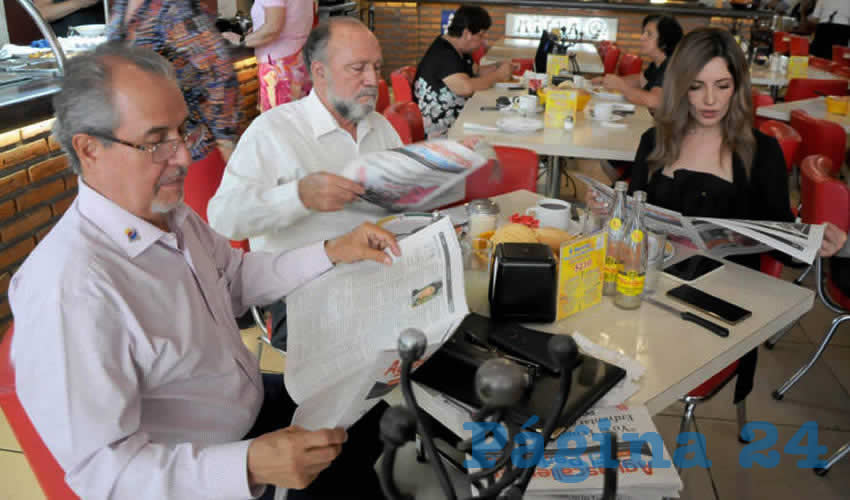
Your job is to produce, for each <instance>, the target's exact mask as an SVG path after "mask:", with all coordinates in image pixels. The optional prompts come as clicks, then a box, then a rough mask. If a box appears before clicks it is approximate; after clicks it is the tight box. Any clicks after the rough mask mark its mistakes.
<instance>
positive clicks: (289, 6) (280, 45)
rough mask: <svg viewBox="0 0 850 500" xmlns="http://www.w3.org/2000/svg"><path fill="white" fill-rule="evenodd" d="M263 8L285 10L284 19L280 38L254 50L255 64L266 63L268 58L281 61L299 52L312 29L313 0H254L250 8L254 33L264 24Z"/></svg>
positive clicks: (264, 14)
mask: <svg viewBox="0 0 850 500" xmlns="http://www.w3.org/2000/svg"><path fill="white" fill-rule="evenodd" d="M265 7H283V8H285V9H286V18H285V19H284V21H283V29H282V30H281V32H280V37H278V38H277V39H276V40H274V41H273V42H270V43H267V44H266V45H263V46H261V47H257V48H255V49H254V55H256V56H257V62H262V63H268V62H269V57H271V58H272V60H277V59H282V58H284V57H286V56H289V55H292V54H294V53H296V52H298V51H299V50H301V47H303V46H304V42H306V41H307V35H309V34H310V29H311V28H312V27H313V0H254V6H253V7H251V22H252V24H253V29H254V31H257V30H258V29H260V26H262V25H263V24H265V22H266V12H265V10H263V9H264V8H265Z"/></svg>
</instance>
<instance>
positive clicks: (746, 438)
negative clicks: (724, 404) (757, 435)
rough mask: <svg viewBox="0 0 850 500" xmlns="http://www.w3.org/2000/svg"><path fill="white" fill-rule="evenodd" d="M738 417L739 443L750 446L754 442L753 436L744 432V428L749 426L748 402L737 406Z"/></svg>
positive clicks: (741, 402) (743, 401) (744, 401)
mask: <svg viewBox="0 0 850 500" xmlns="http://www.w3.org/2000/svg"><path fill="white" fill-rule="evenodd" d="M735 409H736V410H737V417H738V441H740V442H741V443H743V444H749V443H750V442H751V441H752V440H753V435H752V433H750V431H747V432H746V433H745V432H744V426H745V425H747V401H746V400H745V399H744V400H741V401H739V402H738V404H736V405H735Z"/></svg>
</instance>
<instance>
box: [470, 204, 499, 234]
mask: <svg viewBox="0 0 850 500" xmlns="http://www.w3.org/2000/svg"><path fill="white" fill-rule="evenodd" d="M466 214H467V215H468V216H469V237H470V238H478V237H479V236H480V235H481V233H485V232H487V231H495V230H496V226H497V225H498V222H499V205H497V204H496V203H495V202H493V201H492V200H490V199H487V198H484V199H480V200H472V201H470V202H469V203H468V204H467V205H466Z"/></svg>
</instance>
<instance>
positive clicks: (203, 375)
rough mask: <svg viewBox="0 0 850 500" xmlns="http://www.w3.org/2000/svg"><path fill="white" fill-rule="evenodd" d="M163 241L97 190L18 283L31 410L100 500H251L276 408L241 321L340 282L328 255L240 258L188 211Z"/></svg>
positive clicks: (76, 481)
mask: <svg viewBox="0 0 850 500" xmlns="http://www.w3.org/2000/svg"><path fill="white" fill-rule="evenodd" d="M168 222H169V227H170V229H171V230H170V232H164V231H162V230H160V229H159V228H157V227H155V226H153V225H151V224H149V223H147V222H146V221H144V220H142V219H140V218H138V217H136V216H134V215H132V214H130V213H129V212H127V211H125V210H123V209H122V208H120V207H119V206H118V205H116V204H115V203H113V202H112V201H110V200H108V199H107V198H105V197H103V196H101V195H100V194H98V193H97V192H95V191H94V190H92V189H91V188H89V187H88V186H86V184H85V183H84V182H80V186H79V194H78V196H77V199H76V200H75V201H74V203H73V204H72V205H71V207H70V208H69V210H68V211H67V212H66V214H65V215H64V216H63V217H62V219H61V220H60V221H59V223H57V224H56V226H55V227H54V228H53V230H51V231H50V233H49V234H48V235H47V237H46V238H45V239H44V240H43V241H42V242H41V243H40V244H39V245H38V246H37V247H36V249H35V250H34V251H33V252H32V254H31V255H30V256H29V258H27V260H26V261H25V262H24V264H23V265H22V266H21V268H20V270H19V271H18V272H17V273H16V274H15V276H14V277H13V278H12V282H11V286H10V288H9V301H10V303H11V306H12V312H13V313H14V317H15V336H14V339H13V342H12V362H13V363H14V369H15V378H16V384H17V392H18V396H19V397H20V399H21V402H22V403H23V406H24V408H25V409H26V411H27V414H28V415H29V417H30V419H31V420H32V422H33V424H34V425H35V428H36V430H37V431H38V433H39V434H40V435H41V437H42V439H43V440H44V442H45V443H46V444H47V446H48V448H49V449H50V451H51V452H52V453H53V455H54V456H55V457H56V459H57V460H58V462H59V464H60V465H61V466H62V468H63V469H64V470H65V473H66V481H67V482H68V484H69V485H70V486H71V488H72V489H73V490H74V491H75V492H76V493H77V494H78V495H79V496H80V497H82V498H85V499H87V500H89V499H107V498H115V499H124V498H132V499H143V498H150V499H172V498H173V499H191V498H203V499H235V498H248V497H251V496H252V493H257V492H256V491H254V492H252V491H250V489H249V485H248V480H247V449H248V446H249V444H250V441H244V440H241V439H242V437H243V436H244V435H245V434H246V433H247V432H248V430H250V428H251V426H252V425H253V423H254V420H255V419H256V417H257V414H258V412H259V409H260V406H261V404H262V400H263V383H262V379H261V377H260V371H259V366H258V363H257V358H256V356H254V355H253V354H252V353H251V352H250V351H249V350H248V349H247V348H246V347H245V345H244V344H243V343H242V340H241V336H240V334H239V330H238V328H237V326H236V323H235V321H234V313H236V314H239V313H241V312H242V311H244V310H246V308H247V306H248V305H251V304H264V303H269V302H272V301H274V300H276V299H278V298H279V297H280V296H282V295H285V294H286V293H288V292H290V291H292V290H293V289H295V288H296V287H298V286H299V285H301V284H303V283H304V282H306V281H308V280H310V279H311V278H313V277H315V276H318V275H319V274H321V273H322V272H324V271H326V270H327V269H329V268H330V267H331V263H330V261H329V260H328V258H327V255H326V254H325V252H324V248H323V245H322V243H317V244H315V245H313V246H310V247H307V248H303V249H299V250H294V251H292V252H288V253H286V254H282V255H272V254H266V253H262V252H260V253H255V252H251V253H247V254H244V255H243V253H242V252H241V251H240V250H234V249H232V248H231V247H230V245H229V242H228V241H227V240H226V239H224V238H222V237H221V236H219V235H217V234H216V233H215V232H213V231H212V230H211V229H210V228H209V227H208V226H207V225H206V224H205V223H204V222H203V221H202V220H201V219H200V217H198V215H197V214H195V213H194V212H192V211H191V210H190V209H188V208H186V206H185V205H181V206H180V207H179V208H178V209H177V210H175V211H174V212H173V213H172V214H171V215H170V216H169V220H168Z"/></svg>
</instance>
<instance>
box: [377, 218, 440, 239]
mask: <svg viewBox="0 0 850 500" xmlns="http://www.w3.org/2000/svg"><path fill="white" fill-rule="evenodd" d="M432 222H434V218H433V217H432V215H431V214H428V213H424V212H408V213H403V214H395V215H390V216H388V217H384V218H383V219H381V220H379V221H378V222H377V225H379V226H381V227H382V228H384V229H386V230H387V231H390V232H391V233H393V234H395V235H396V236H397V237H404V236H409V235H411V234H413V233H415V232H416V231H418V230H420V229H422V228H423V227H425V226H427V225H428V224H430V223H432Z"/></svg>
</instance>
